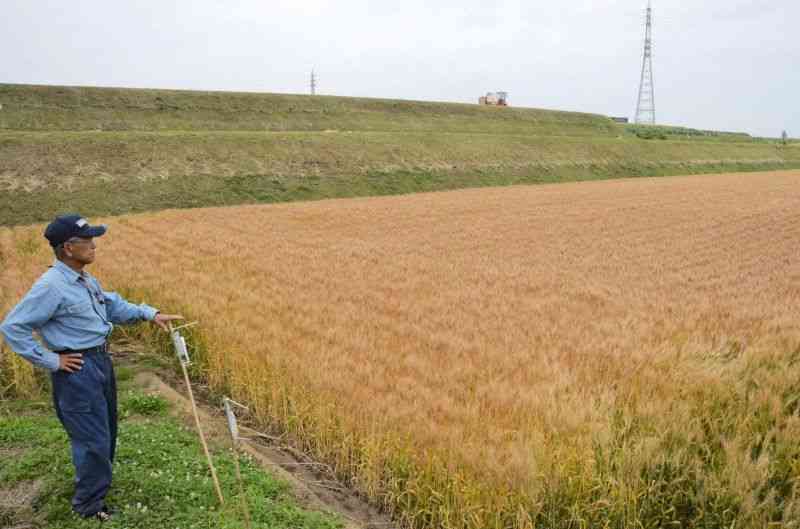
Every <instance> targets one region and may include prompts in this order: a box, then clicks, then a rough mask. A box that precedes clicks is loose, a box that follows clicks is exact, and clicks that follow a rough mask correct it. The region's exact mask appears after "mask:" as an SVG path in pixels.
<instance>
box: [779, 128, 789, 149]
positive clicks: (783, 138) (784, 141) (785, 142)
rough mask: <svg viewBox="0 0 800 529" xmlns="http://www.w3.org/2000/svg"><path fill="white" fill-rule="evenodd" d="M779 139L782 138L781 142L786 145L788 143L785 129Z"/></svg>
mask: <svg viewBox="0 0 800 529" xmlns="http://www.w3.org/2000/svg"><path fill="white" fill-rule="evenodd" d="M781 140H783V144H784V145H786V144H787V143H789V135H788V134H786V131H785V130H784V131H783V134H781Z"/></svg>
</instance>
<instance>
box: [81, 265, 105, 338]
mask: <svg viewBox="0 0 800 529" xmlns="http://www.w3.org/2000/svg"><path fill="white" fill-rule="evenodd" d="M78 282H80V284H82V285H83V286H84V287H86V292H88V293H89V302H90V303H91V304H92V310H94V313H95V314H97V315H98V316H99V317H100V319H101V320H103V323H105V324H110V322H109V321H108V319H106V317H105V316H103V315H102V314H100V311H99V310H97V306H96V305H95V300H97V302H98V303H100V304H102V305H105V301H100V297H99V295H98V294H97V292H95V291H93V290H92V287H90V286H89V282H88V281H86V279H85V278H84V277H83V276H80V277H78ZM106 336H108V334H106Z"/></svg>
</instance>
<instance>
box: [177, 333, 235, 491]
mask: <svg viewBox="0 0 800 529" xmlns="http://www.w3.org/2000/svg"><path fill="white" fill-rule="evenodd" d="M168 323H169V332H170V334H172V332H173V330H172V323H171V322H168ZM176 352H177V351H176ZM179 363H180V364H181V370H183V380H184V381H186V390H187V391H188V392H189V401H190V402H191V403H192V412H193V413H194V424H195V426H197V433H198V434H199V435H200V442H201V443H202V444H203V451H204V452H205V454H206V460H207V461H208V468H209V470H211V479H212V480H213V481H214V489H216V491H217V497H218V498H219V504H220V505H225V498H223V497H222V489H221V488H220V486H219V480H218V479H217V471H216V469H214V463H213V462H212V461H211V453H210V452H209V451H208V444H207V443H206V437H205V435H203V427H202V426H200V415H199V414H198V413H197V404H196V403H195V401H194V392H193V391H192V383H191V381H189V371H188V370H187V369H186V364H185V363H184V362H182V361H181V362H179Z"/></svg>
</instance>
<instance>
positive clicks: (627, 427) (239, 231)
mask: <svg viewBox="0 0 800 529" xmlns="http://www.w3.org/2000/svg"><path fill="white" fill-rule="evenodd" d="M799 179H800V174H798V173H797V172H791V171H790V172H776V173H754V174H733V175H715V176H700V177H676V178H672V179H639V180H614V181H605V182H583V183H576V184H561V185H557V186H551V185H545V186H516V187H514V188H487V189H481V190H462V191H458V192H450V193H431V194H420V195H409V196H403V197H383V198H362V199H354V200H332V201H320V202H312V203H303V204H280V205H272V206H250V207H239V208H220V209H200V210H193V211H187V210H184V211H167V212H162V213H158V214H145V215H135V216H129V217H125V218H118V219H106V220H107V222H109V223H110V224H111V229H110V231H109V233H108V234H107V235H106V236H105V237H104V238H103V239H101V240H99V244H100V248H99V250H98V251H99V262H98V263H97V264H96V265H95V266H94V267H93V271H94V272H95V273H96V274H97V275H98V276H99V277H101V278H102V279H103V280H104V284H105V285H106V286H107V288H110V289H113V288H123V287H130V290H129V291H128V292H127V293H128V294H129V295H130V296H131V297H132V298H133V299H136V300H142V301H147V302H150V303H153V304H156V305H157V306H162V307H174V308H175V310H177V311H181V312H183V313H184V314H185V315H187V317H189V318H190V319H193V320H194V319H198V320H199V321H200V322H201V323H200V326H199V328H198V329H199V330H198V331H197V332H198V333H199V334H196V335H193V336H192V339H191V340H190V341H191V343H192V344H193V354H194V355H195V357H196V358H197V359H198V363H199V364H200V367H198V374H199V375H200V376H202V377H204V378H205V380H206V381H207V382H208V383H209V384H210V385H211V387H213V388H216V389H217V390H219V391H223V390H224V391H225V392H227V393H230V394H231V395H232V396H233V398H235V399H237V400H240V401H242V402H247V403H249V404H250V405H251V407H252V410H253V411H254V413H255V414H256V415H257V416H258V417H259V418H260V420H261V421H263V423H264V425H265V426H268V427H272V428H277V429H281V430H283V431H285V432H287V434H288V435H289V436H290V438H292V439H294V441H295V442H296V443H297V445H298V446H299V447H300V448H303V449H304V450H307V451H308V452H311V453H313V454H314V455H315V456H316V457H318V458H320V459H322V460H324V461H327V462H329V463H330V464H331V465H332V466H334V468H336V470H337V471H338V472H339V473H340V474H341V475H342V476H343V477H347V478H349V479H350V480H351V483H352V484H353V485H354V486H356V487H358V488H359V489H361V490H362V491H364V493H365V494H367V495H368V496H370V497H371V498H373V499H374V500H375V501H377V502H381V503H383V504H385V505H386V506H387V508H390V509H392V510H393V511H394V512H395V514H396V516H397V517H398V518H400V519H401V520H403V521H404V522H405V523H407V524H408V525H409V526H413V527H420V528H421V527H430V526H438V527H446V528H457V527H458V528H465V527H467V528H476V529H477V528H485V527H495V528H501V527H503V528H506V527H563V528H568V527H576V526H585V527H601V526H610V527H625V528H628V527H630V528H634V527H665V526H683V527H732V526H737V527H739V526H740V527H762V526H767V525H769V524H778V525H783V526H786V527H791V526H792V525H791V524H792V523H794V521H796V520H798V519H800V503H799V502H798V490H797V482H798V478H800V466H798V464H797V462H798V461H800V448H798V445H797V442H796V440H797V438H798V436H799V435H800V417H799V416H798V402H800V386H798V384H797V381H798V380H800V326H799V324H798V322H800V318H799V316H800V313H799V312H798V310H799V309H798V307H800V305H798V299H799V298H800V291H799V290H798V287H797V285H798V280H799V279H800V265H799V264H798V262H797V260H796V259H795V258H794V257H795V253H796V241H797V240H798V237H800V224H798V223H797V222H796V211H797V210H798V207H800V186H798V185H797V184H798V180H799ZM41 229H42V227H41V226H37V227H33V228H14V229H4V230H0V248H2V255H3V259H4V262H5V265H4V266H3V267H2V275H1V276H0V281H2V283H0V284H2V286H3V288H4V290H3V291H4V296H6V297H5V299H4V300H3V304H4V306H6V307H10V305H11V304H12V303H13V300H14V299H15V298H16V296H17V295H18V294H19V293H21V292H22V291H24V289H26V288H27V286H28V285H29V284H30V281H31V280H32V279H33V278H34V277H35V276H36V275H38V274H39V273H41V271H42V270H43V269H44V267H45V266H46V265H47V263H48V262H49V260H50V259H51V257H50V255H49V253H48V249H47V248H45V247H44V244H43V242H42V240H41V234H40V232H41ZM134 263H135V266H134ZM10 362H11V363H14V362H15V361H14V360H13V359H12V360H11V361H10ZM6 363H9V360H8V359H7V360H6ZM20 371H22V370H20ZM20 380H22V379H20ZM13 382H14V381H12V383H13ZM18 386H19V387H18V389H20V390H21V389H24V388H23V387H22V384H21V383H20V384H18Z"/></svg>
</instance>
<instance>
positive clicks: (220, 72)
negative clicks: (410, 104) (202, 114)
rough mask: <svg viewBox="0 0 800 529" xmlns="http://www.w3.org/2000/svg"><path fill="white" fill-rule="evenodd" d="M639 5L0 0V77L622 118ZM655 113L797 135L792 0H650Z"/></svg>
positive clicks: (799, 6) (617, 0) (796, 6)
mask: <svg viewBox="0 0 800 529" xmlns="http://www.w3.org/2000/svg"><path fill="white" fill-rule="evenodd" d="M645 7H646V0H575V1H573V2H563V3H560V2H552V1H547V2H544V1H537V0H527V1H523V0H496V1H494V2H492V1H490V2H486V1H476V0H444V1H436V0H428V1H424V0H392V1H381V0H338V1H333V0H291V1H270V0H217V1H214V0H191V1H190V0H178V1H169V0H158V1H156V0H135V1H133V0H131V1H126V0H116V1H109V0H70V1H64V0H3V1H2V3H0V61H1V63H2V66H0V82H8V83H36V84H66V85H100V86H130V87H147V88H181V89H204V90H241V91H256V92H284V93H307V92H308V91H309V87H308V84H309V76H310V71H311V69H312V67H313V68H315V69H316V70H317V73H318V77H319V85H318V93H323V94H330V95H342V96H344V95H347V96H365V97H387V98H401V99H421V100H434V101H455V102H476V101H477V98H478V96H480V95H482V94H483V93H485V92H486V91H490V90H491V91H493V90H506V91H508V92H509V97H510V100H511V103H512V104H513V105H515V106H525V107H538V108H552V109H563V110H576V111H585V112H596V113H601V114H606V115H619V116H631V117H632V116H633V114H634V112H635V108H636V96H637V89H638V83H639V75H640V70H641V60H642V48H643V38H644V11H645ZM653 9H654V26H653V37H654V59H653V61H654V64H653V70H654V77H655V100H656V117H657V120H658V122H659V123H664V124H673V125H686V126H691V127H697V128H709V129H719V130H732V131H744V132H749V133H751V134H756V135H766V136H778V135H780V133H781V131H782V130H783V129H786V130H787V131H788V132H789V134H790V135H792V136H794V137H800V109H799V108H800V106H799V105H798V94H800V31H799V30H798V21H800V2H799V1H798V0H761V1H757V0H703V1H702V2H700V1H698V2H687V1H686V0H683V1H680V0H654V3H653Z"/></svg>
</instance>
